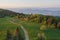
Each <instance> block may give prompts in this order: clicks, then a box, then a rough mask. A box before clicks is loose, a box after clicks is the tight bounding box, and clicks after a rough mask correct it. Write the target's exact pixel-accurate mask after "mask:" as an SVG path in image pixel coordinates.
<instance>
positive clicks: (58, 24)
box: [0, 9, 60, 29]
mask: <svg viewBox="0 0 60 40" xmlns="http://www.w3.org/2000/svg"><path fill="white" fill-rule="evenodd" d="M5 16H10V17H15V18H18V19H19V20H23V21H28V22H35V23H40V24H43V25H48V26H54V27H55V28H59V29H60V18H57V17H54V16H48V15H40V14H24V13H16V12H13V11H9V10H4V9H0V17H5Z"/></svg>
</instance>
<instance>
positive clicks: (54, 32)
mask: <svg viewBox="0 0 60 40" xmlns="http://www.w3.org/2000/svg"><path fill="white" fill-rule="evenodd" d="M6 19H7V18H0V40H4V39H5V38H6V30H7V28H9V30H10V31H11V33H12V34H13V31H14V30H15V29H16V27H19V26H18V25H15V24H12V23H9V22H8V21H7V20H6ZM19 22H20V23H22V25H23V26H24V27H25V28H26V30H27V31H28V34H29V37H30V40H36V39H37V34H38V33H39V32H40V24H38V23H29V22H22V21H19ZM43 32H44V33H45V35H46V37H47V40H57V39H59V38H60V30H58V29H50V28H49V29H47V30H45V31H43Z"/></svg>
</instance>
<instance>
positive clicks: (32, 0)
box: [0, 0, 60, 8]
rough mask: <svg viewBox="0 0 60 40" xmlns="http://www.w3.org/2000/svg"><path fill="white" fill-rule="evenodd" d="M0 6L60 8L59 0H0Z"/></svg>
mask: <svg viewBox="0 0 60 40" xmlns="http://www.w3.org/2000/svg"><path fill="white" fill-rule="evenodd" d="M0 8H60V0H0Z"/></svg>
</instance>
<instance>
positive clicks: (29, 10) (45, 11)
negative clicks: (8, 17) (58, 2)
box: [8, 8, 60, 16]
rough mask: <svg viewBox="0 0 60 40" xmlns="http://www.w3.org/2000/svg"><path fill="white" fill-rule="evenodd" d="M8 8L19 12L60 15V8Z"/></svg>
mask: <svg viewBox="0 0 60 40" xmlns="http://www.w3.org/2000/svg"><path fill="white" fill-rule="evenodd" d="M8 10H11V11H14V12H19V13H26V14H30V13H33V14H35V13H38V14H43V15H52V16H60V8H9V9H8Z"/></svg>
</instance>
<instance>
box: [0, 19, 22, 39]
mask: <svg viewBox="0 0 60 40" xmlns="http://www.w3.org/2000/svg"><path fill="white" fill-rule="evenodd" d="M6 19H8V18H0V40H5V38H6V30H7V28H8V29H9V30H10V31H11V33H12V34H13V32H14V30H15V29H16V28H17V27H19V26H18V25H15V24H12V23H10V22H9V21H7V20H6ZM20 32H22V30H21V29H20ZM21 34H22V35H23V33H21Z"/></svg>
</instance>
